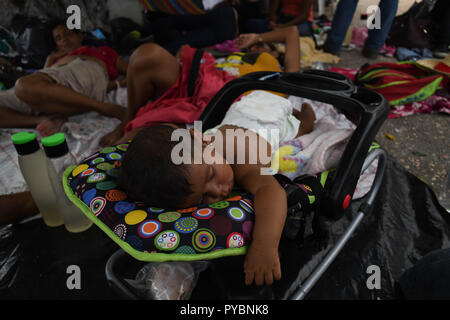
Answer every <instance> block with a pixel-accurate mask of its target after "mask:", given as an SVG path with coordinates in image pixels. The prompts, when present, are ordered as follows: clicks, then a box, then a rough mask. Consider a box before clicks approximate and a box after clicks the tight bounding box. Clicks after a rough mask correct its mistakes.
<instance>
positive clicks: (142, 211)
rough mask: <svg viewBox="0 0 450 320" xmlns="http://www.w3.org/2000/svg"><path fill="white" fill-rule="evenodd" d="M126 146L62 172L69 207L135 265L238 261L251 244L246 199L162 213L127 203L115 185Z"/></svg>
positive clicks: (248, 201) (251, 217)
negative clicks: (227, 258) (75, 208)
mask: <svg viewBox="0 0 450 320" xmlns="http://www.w3.org/2000/svg"><path fill="white" fill-rule="evenodd" d="M127 148H128V144H119V145H116V146H113V147H108V148H104V149H103V150H101V151H100V152H97V153H95V154H93V155H91V156H90V157H88V158H86V159H85V160H84V161H82V162H81V163H80V164H79V165H78V166H71V167H69V168H67V170H66V171H65V172H64V177H63V184H64V190H65V192H66V194H67V196H68V197H69V199H71V201H72V202H73V203H74V204H75V205H76V206H78V208H80V209H81V210H82V211H83V213H84V214H85V215H86V216H87V217H88V218H89V219H91V220H92V221H93V222H94V223H95V224H96V225H97V226H98V227H99V228H101V229H102V230H103V231H104V232H105V233H106V234H107V235H108V236H109V237H110V238H111V239H112V240H114V241H115V242H116V243H117V244H118V245H119V246H120V247H121V248H122V249H123V250H124V251H126V252H127V253H128V254H130V255H131V256H133V257H134V258H136V259H138V260H141V261H157V262H162V261H167V260H173V261H192V260H205V259H213V258H220V257H224V256H230V255H241V254H245V252H246V245H247V244H248V243H249V242H250V241H251V232H252V227H253V221H254V208H253V202H252V200H253V199H252V195H250V194H248V193H236V192H235V193H233V194H232V196H231V197H230V198H229V199H226V200H225V201H220V202H217V203H213V204H210V205H201V206H198V207H194V208H188V209H184V210H177V211H168V210H165V209H162V208H155V207H152V206H151V205H147V204H144V203H143V202H135V201H131V200H130V199H129V198H128V196H127V195H126V193H125V192H124V191H123V190H121V189H120V188H119V187H118V186H117V184H116V179H117V176H118V170H119V168H120V166H121V159H122V156H123V155H124V153H125V152H126V150H127Z"/></svg>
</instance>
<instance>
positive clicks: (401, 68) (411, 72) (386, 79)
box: [358, 62, 447, 102]
mask: <svg viewBox="0 0 450 320" xmlns="http://www.w3.org/2000/svg"><path fill="white" fill-rule="evenodd" d="M376 70H377V71H376ZM371 71H375V72H374V73H373V74H372V76H370V77H369V79H364V80H363V79H360V78H359V79H358V80H360V81H362V85H363V86H366V87H367V88H368V89H371V90H374V91H376V92H378V93H380V94H382V95H383V96H384V97H385V98H386V99H387V100H388V101H389V102H392V101H397V100H398V99H402V98H406V97H409V96H411V95H413V94H416V97H415V98H412V99H416V101H420V100H423V99H421V98H420V95H421V94H422V92H421V89H422V88H423V87H425V86H426V85H428V84H429V83H431V82H433V81H435V80H436V79H438V78H440V79H441V82H440V86H441V87H444V88H445V87H446V85H447V80H446V79H445V78H444V76H443V75H440V74H436V73H433V72H430V71H429V70H427V69H422V68H419V67H418V66H416V65H415V64H414V63H392V62H382V63H375V64H372V65H369V66H368V67H366V68H363V70H361V74H360V77H363V76H364V75H365V74H367V73H369V72H371ZM378 74H380V75H379V76H377V75H378ZM371 77H373V78H372V79H370V78H371ZM398 81H401V82H404V81H407V82H405V83H399V84H395V82H398ZM389 84H391V85H389ZM385 85H387V86H385ZM372 86H373V87H372ZM382 86H384V87H382ZM411 102H413V101H411Z"/></svg>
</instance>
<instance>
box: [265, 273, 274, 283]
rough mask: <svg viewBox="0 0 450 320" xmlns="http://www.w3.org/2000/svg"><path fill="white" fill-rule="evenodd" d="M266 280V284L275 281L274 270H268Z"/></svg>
mask: <svg viewBox="0 0 450 320" xmlns="http://www.w3.org/2000/svg"><path fill="white" fill-rule="evenodd" d="M265 281H266V284H268V285H271V284H272V283H273V275H272V272H267V273H266V274H265Z"/></svg>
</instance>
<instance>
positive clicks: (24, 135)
mask: <svg viewBox="0 0 450 320" xmlns="http://www.w3.org/2000/svg"><path fill="white" fill-rule="evenodd" d="M34 139H36V133H34V132H26V131H23V132H18V133H15V134H13V135H12V136H11V140H12V142H13V143H14V144H25V143H28V142H31V141H33V140H34Z"/></svg>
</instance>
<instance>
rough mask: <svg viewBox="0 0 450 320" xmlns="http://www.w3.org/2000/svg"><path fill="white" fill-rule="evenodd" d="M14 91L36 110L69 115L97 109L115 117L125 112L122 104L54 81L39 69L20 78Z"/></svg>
mask: <svg viewBox="0 0 450 320" xmlns="http://www.w3.org/2000/svg"><path fill="white" fill-rule="evenodd" d="M14 93H15V94H16V96H17V97H18V98H19V99H20V100H21V101H23V102H25V103H26V104H28V105H29V106H30V107H31V108H32V109H33V111H35V112H38V113H45V114H54V113H58V114H63V115H71V114H76V113H80V112H86V111H97V112H99V113H101V114H103V115H106V116H110V117H115V118H118V119H122V117H123V113H124V108H123V107H121V106H118V105H115V104H110V103H104V102H102V101H97V100H95V99H93V98H90V97H88V96H86V95H83V94H81V93H78V92H76V91H74V90H73V89H71V88H69V87H67V86H65V85H62V84H59V83H56V82H55V81H54V80H53V79H52V78H51V77H50V76H48V75H46V74H41V73H39V72H37V73H35V74H32V75H29V76H25V77H22V78H20V79H19V80H18V81H17V83H16V86H15V88H14Z"/></svg>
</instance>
